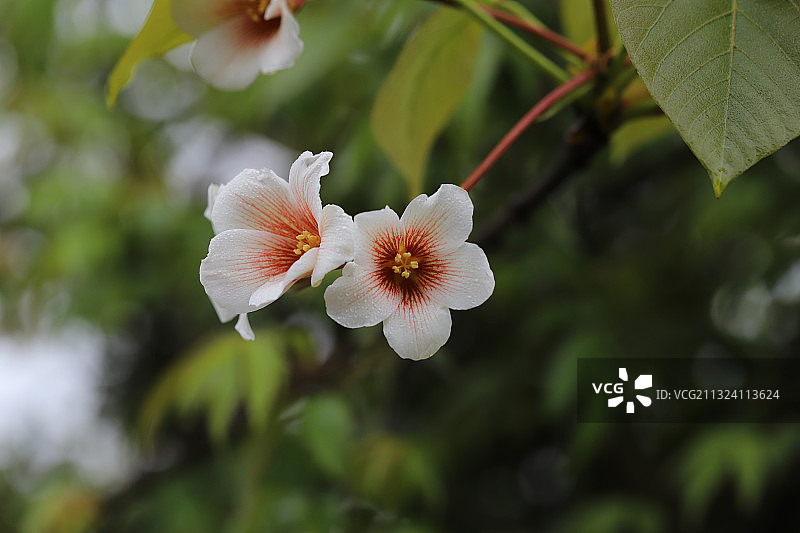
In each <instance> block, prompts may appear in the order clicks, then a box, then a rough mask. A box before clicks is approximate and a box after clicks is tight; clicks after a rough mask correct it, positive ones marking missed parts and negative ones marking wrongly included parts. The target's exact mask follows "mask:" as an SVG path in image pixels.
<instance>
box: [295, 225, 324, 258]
mask: <svg viewBox="0 0 800 533" xmlns="http://www.w3.org/2000/svg"><path fill="white" fill-rule="evenodd" d="M295 238H296V239H297V248H295V249H294V253H295V254H297V255H303V254H304V253H306V252H307V251H309V250H310V249H312V248H316V247H317V246H319V244H320V242H322V239H320V236H319V235H317V234H315V233H311V232H310V231H308V230H304V231H303V233H301V234H300V235H298V236H297V237H295Z"/></svg>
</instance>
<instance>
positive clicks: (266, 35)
mask: <svg viewBox="0 0 800 533" xmlns="http://www.w3.org/2000/svg"><path fill="white" fill-rule="evenodd" d="M303 2H304V0H172V17H173V19H175V23H176V24H177V25H178V26H180V27H181V28H182V29H183V30H184V31H186V32H187V33H189V34H190V35H193V36H195V37H197V41H196V42H195V44H194V47H193V48H192V54H191V59H192V64H193V65H194V68H195V70H196V71H197V73H198V74H199V75H200V76H202V77H203V78H205V79H206V80H208V81H209V83H211V84H212V85H214V86H215V87H218V88H220V89H228V90H238V89H244V88H245V87H247V86H248V85H250V84H251V83H252V82H253V80H255V79H256V76H258V73H259V72H262V73H264V74H268V73H270V72H274V71H276V70H281V69H285V68H289V67H291V66H292V65H294V62H295V60H296V59H297V57H298V56H299V55H300V53H301V52H302V51H303V41H301V40H300V38H299V35H300V26H299V25H298V24H297V20H295V18H294V15H293V13H294V12H296V11H298V10H299V9H300V7H302V5H303Z"/></svg>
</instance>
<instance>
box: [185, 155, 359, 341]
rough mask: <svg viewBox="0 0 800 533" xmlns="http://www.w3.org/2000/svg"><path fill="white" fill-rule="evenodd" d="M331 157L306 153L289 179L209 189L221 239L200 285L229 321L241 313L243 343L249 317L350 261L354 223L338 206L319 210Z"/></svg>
mask: <svg viewBox="0 0 800 533" xmlns="http://www.w3.org/2000/svg"><path fill="white" fill-rule="evenodd" d="M331 157H333V154H331V153H330V152H322V153H320V154H317V155H313V154H312V153H311V152H303V153H302V154H301V155H300V157H298V158H297V161H295V162H294V163H293V164H292V168H291V170H290V171H289V181H288V182H287V181H286V180H284V179H283V178H281V177H279V176H278V175H276V174H275V173H274V172H273V171H272V170H269V169H262V170H253V169H246V170H243V171H242V172H241V173H240V174H239V175H238V176H236V177H235V178H233V180H231V181H230V183H228V184H227V185H221V186H219V187H218V188H216V186H214V185H212V186H211V187H209V191H208V199H209V207H208V209H207V210H206V216H207V217H208V218H209V220H211V223H212V225H213V227H214V233H216V236H215V237H214V238H213V239H211V243H210V244H209V246H208V255H207V256H206V258H205V259H203V262H202V263H201V264H200V282H201V283H202V284H203V287H205V289H206V293H207V294H208V296H209V298H211V303H212V304H213V305H214V308H215V309H217V314H218V315H219V317H220V320H222V321H223V322H227V321H228V320H230V319H232V318H233V317H235V316H236V315H239V322H238V323H237V325H236V329H237V331H239V333H241V335H242V337H244V338H246V339H249V340H252V338H253V333H252V330H251V329H250V325H249V323H248V322H247V316H246V314H247V313H249V312H251V311H255V310H257V309H261V308H262V307H264V306H266V305H268V304H270V303H272V302H274V301H275V300H276V299H277V298H278V297H280V296H281V295H282V294H283V293H284V292H286V291H287V290H288V289H289V287H291V286H292V284H294V283H295V282H296V281H298V280H300V279H302V278H305V277H309V276H310V277H311V285H312V286H314V287H316V286H318V285H319V284H320V283H321V282H322V278H323V277H325V274H327V273H328V272H330V271H331V270H334V269H336V268H338V267H339V266H341V265H342V264H343V263H345V262H347V261H350V260H351V259H352V258H353V219H352V218H350V216H349V215H347V213H345V212H344V211H343V210H342V208H341V207H339V206H337V205H326V206H325V208H324V209H323V208H322V202H321V201H320V198H319V181H320V177H322V176H324V175H326V174H327V173H328V162H329V161H330V159H331Z"/></svg>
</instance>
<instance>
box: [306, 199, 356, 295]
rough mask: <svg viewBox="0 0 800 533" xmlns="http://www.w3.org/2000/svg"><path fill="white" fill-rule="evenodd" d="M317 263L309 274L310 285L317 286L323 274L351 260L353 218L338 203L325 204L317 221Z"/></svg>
mask: <svg viewBox="0 0 800 533" xmlns="http://www.w3.org/2000/svg"><path fill="white" fill-rule="evenodd" d="M319 234H320V237H321V238H322V242H321V243H320V245H319V255H318V256H317V264H316V265H314V272H313V273H312V274H311V286H312V287H317V286H318V285H319V284H320V283H321V282H322V278H324V277H325V274H327V273H328V272H330V271H331V270H334V269H336V268H339V267H340V266H341V265H343V264H345V263H347V262H348V261H352V260H353V219H352V218H351V217H350V215H348V214H347V213H345V212H344V209H342V208H341V207H339V206H338V205H332V204H331V205H326V206H325V209H323V210H322V216H321V217H320V221H319Z"/></svg>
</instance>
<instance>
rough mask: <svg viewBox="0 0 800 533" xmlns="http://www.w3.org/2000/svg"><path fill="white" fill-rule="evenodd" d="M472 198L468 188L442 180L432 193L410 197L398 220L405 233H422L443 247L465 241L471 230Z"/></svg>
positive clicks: (447, 248) (452, 246)
mask: <svg viewBox="0 0 800 533" xmlns="http://www.w3.org/2000/svg"><path fill="white" fill-rule="evenodd" d="M472 210H473V207H472V200H470V199H469V194H467V191H465V190H464V189H462V188H461V187H459V186H457V185H452V184H449V183H445V184H444V185H442V186H441V187H439V190H438V191H436V192H435V193H434V194H433V195H432V196H430V197H428V196H426V195H424V194H421V195H419V196H417V197H416V198H414V199H413V200H411V202H410V203H409V204H408V207H406V210H405V212H403V216H402V217H401V218H400V222H401V223H402V224H403V227H404V228H405V230H406V231H407V232H410V233H417V234H421V235H425V236H426V237H427V238H428V239H431V240H432V241H433V242H434V243H435V244H437V245H438V246H440V247H441V248H442V249H443V250H451V249H453V248H456V247H458V246H459V245H460V244H461V243H463V242H464V241H465V240H467V236H469V234H470V232H471V231H472Z"/></svg>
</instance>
